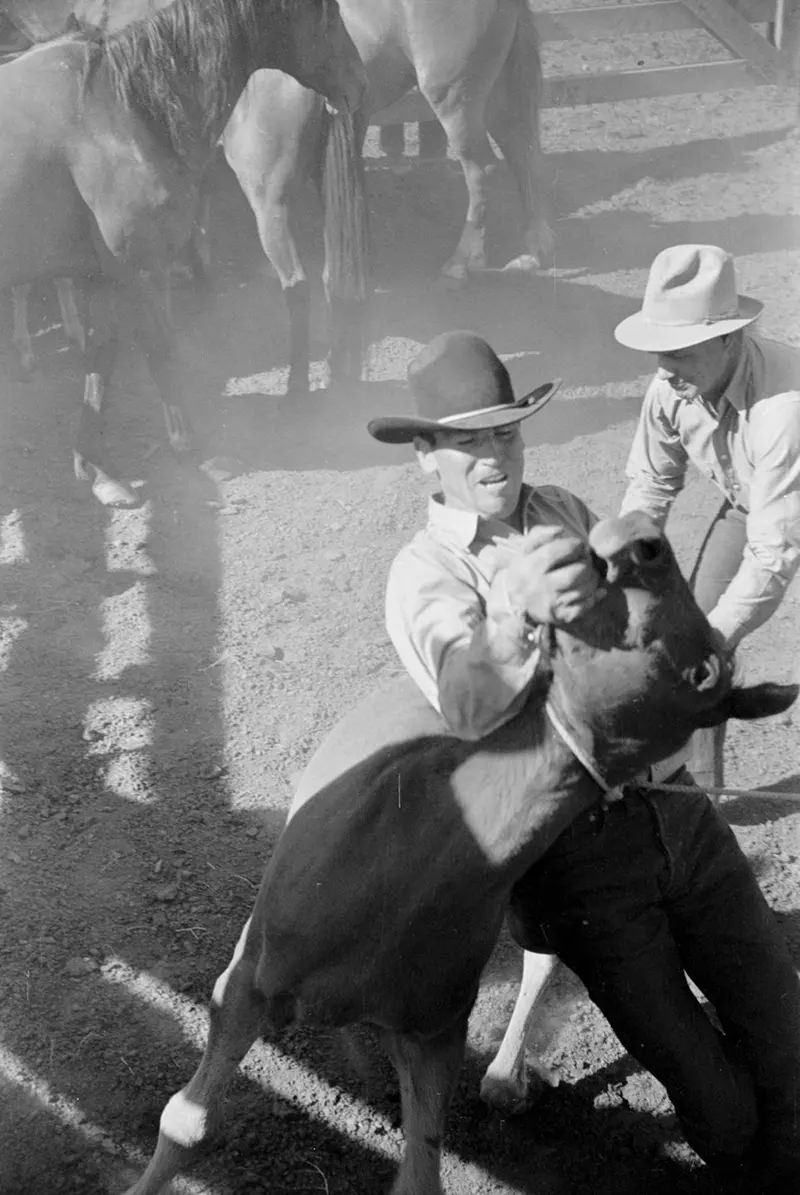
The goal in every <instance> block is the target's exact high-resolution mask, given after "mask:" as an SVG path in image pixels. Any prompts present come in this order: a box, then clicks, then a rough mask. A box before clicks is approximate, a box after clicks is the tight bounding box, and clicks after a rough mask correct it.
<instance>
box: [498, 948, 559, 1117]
mask: <svg viewBox="0 0 800 1195" xmlns="http://www.w3.org/2000/svg"><path fill="white" fill-rule="evenodd" d="M555 967H556V958H555V956H554V955H552V954H533V953H532V952H531V951H529V950H526V951H525V953H524V956H523V968H522V982H521V983H520V988H519V993H518V995H517V1000H516V1003H515V1005H514V1011H513V1013H512V1014H511V1020H510V1021H509V1023H508V1028H507V1029H506V1032H505V1036H504V1037H503V1040H502V1042H501V1044H500V1049H499V1050H498V1051H497V1054H496V1056H495V1058H494V1059H493V1061H492V1062H491V1063H490V1064H489V1067H488V1068H487V1071H486V1074H485V1075H484V1077H483V1082H482V1083H481V1099H482V1100H484V1102H485V1103H487V1104H488V1105H489V1106H490V1107H491V1108H494V1109H496V1110H497V1111H498V1112H503V1113H504V1114H505V1115H512V1116H516V1115H518V1114H519V1113H521V1112H525V1111H527V1110H528V1109H529V1108H530V1107H532V1106H533V1105H534V1104H535V1103H536V1101H537V1100H538V1098H539V1096H540V1095H541V1094H542V1092H543V1090H544V1088H545V1087H546V1086H549V1087H555V1086H557V1084H558V1080H557V1079H556V1078H555V1076H554V1075H553V1074H552V1073H551V1072H550V1071H549V1070H548V1068H547V1067H546V1066H545V1065H544V1063H542V1062H540V1061H539V1060H538V1059H536V1060H531V1061H527V1060H526V1057H525V1044H526V1042H527V1040H528V1037H529V1036H530V1033H531V1029H532V1027H533V1025H534V1023H535V1021H536V1018H537V1016H538V1014H539V1002H540V1000H541V997H542V996H543V994H544V992H545V990H546V988H547V985H548V981H549V980H550V978H551V976H552V974H553V972H554V970H555Z"/></svg>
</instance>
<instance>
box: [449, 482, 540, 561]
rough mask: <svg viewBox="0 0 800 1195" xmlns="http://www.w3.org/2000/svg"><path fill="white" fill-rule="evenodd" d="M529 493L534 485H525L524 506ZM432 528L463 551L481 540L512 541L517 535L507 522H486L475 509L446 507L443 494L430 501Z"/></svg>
mask: <svg viewBox="0 0 800 1195" xmlns="http://www.w3.org/2000/svg"><path fill="white" fill-rule="evenodd" d="M529 494H530V486H527V485H523V487H522V495H521V498H520V501H521V503H522V505H523V507H524V506H525V505H526V504H527V501H528V496H529ZM428 526H429V527H433V528H435V529H436V531H437V532H438V533H439V534H440V535H441V536H442V537H443V538H445V539H449V540H450V541H451V542H452V543H455V544H457V545H458V547H460V548H469V547H471V545H472V544H473V543H474V542H475V540H476V539H479V538H480V539H481V540H484V541H486V542H488V541H490V540H492V539H494V538H499V539H508V537H509V536H510V535H516V534H517V532H515V531H514V530H513V529H512V528H510V527H509V526H508V524H507V523H502V522H500V521H499V520H496V519H482V518H480V517H479V515H477V514H476V513H475V511H474V510H459V509H458V507H455V506H445V504H444V501H443V499H442V495H441V494H434V495H433V497H432V498H431V499H430V500H429V502H428Z"/></svg>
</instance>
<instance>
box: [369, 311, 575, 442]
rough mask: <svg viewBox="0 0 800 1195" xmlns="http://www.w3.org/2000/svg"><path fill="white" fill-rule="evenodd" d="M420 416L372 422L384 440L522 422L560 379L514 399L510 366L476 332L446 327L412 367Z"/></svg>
mask: <svg viewBox="0 0 800 1195" xmlns="http://www.w3.org/2000/svg"><path fill="white" fill-rule="evenodd" d="M408 385H409V389H410V390H411V394H412V396H413V398H414V406H415V408H416V412H417V413H416V415H412V416H405V415H390V416H386V417H385V418H381V419H373V420H371V421H370V423H369V424H368V425H367V427H368V430H369V433H370V435H372V436H374V437H375V439H376V440H382V441H383V442H384V444H404V443H407V442H408V441H410V440H413V439H414V437H415V436H419V435H424V434H425V433H426V432H439V431H452V430H454V429H461V430H467V431H483V430H484V429H486V428H491V427H504V426H505V425H506V424H509V423H518V422H519V421H520V420H521V419H527V418H528V416H529V415H534V414H535V413H536V412H537V411H540V410H541V409H542V407H543V406H544V405H545V403H546V402H549V400H550V399H551V398H552V397H553V395H554V394H555V392H556V390H558V387H559V386H560V385H561V379H560V378H558V379H556V381H554V382H546V383H545V384H544V385H543V386H537V388H536V389H535V390H532V391H531V392H530V394H526V395H524V397H523V398H515V397H514V391H513V390H512V389H511V379H510V378H509V376H508V370H507V369H506V367H505V365H504V364H503V362H502V361H501V360H500V358H499V357H498V356H497V354H496V353H495V351H494V349H492V348H491V347H490V345H488V344H487V343H486V341H485V340H484V339H483V338H482V337H480V336H476V335H475V334H474V333H473V332H444V333H442V335H441V336H436V337H435V338H434V339H433V340H432V341H431V342H430V344H427V345H426V346H425V348H423V349H421V350H420V352H419V353H418V354H417V356H416V357H415V358H414V360H413V361H412V362H411V364H410V365H409V367H408Z"/></svg>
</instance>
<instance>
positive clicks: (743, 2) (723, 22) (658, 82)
mask: <svg viewBox="0 0 800 1195" xmlns="http://www.w3.org/2000/svg"><path fill="white" fill-rule="evenodd" d="M531 8H532V9H533V12H534V15H535V17H536V25H537V28H538V30H539V36H540V39H541V41H542V42H543V43H544V42H568V41H579V42H596V41H606V42H609V41H610V42H614V41H617V40H618V39H620V38H623V37H628V35H630V34H639V35H645V36H649V35H653V34H659V33H675V32H685V31H689V30H704V31H705V32H706V33H709V34H711V35H712V36H713V37H714V38H715V39H716V41H718V42H720V43H721V44H722V45H723V46H724V47H725V48H726V50H727V51H728V52H729V54H730V57H729V58H727V59H716V58H715V59H714V60H712V61H708V62H692V63H687V64H685V65H680V66H655V67H654V66H647V67H643V68H642V67H636V68H631V69H626V70H607V71H605V70H604V71H598V72H596V73H582V74H579V75H563V76H549V77H545V81H544V96H543V106H544V107H546V108H566V107H576V106H578V105H581V104H605V103H613V102H615V101H618V100H632V99H652V98H654V97H658V96H669V95H680V94H683V93H685V92H705V91H727V90H733V89H738V88H748V87H755V86H760V85H763V84H789V83H792V82H793V81H796V79H797V75H798V69H799V68H800V62H798V59H799V58H800V0H647V2H646V3H627V4H609V5H603V6H602V7H594V8H589V7H587V8H570V9H550V10H542V9H539V8H538V7H537V5H536V3H535V2H534V3H532V4H531ZM370 123H371V124H372V125H373V126H378V127H379V129H380V144H381V148H382V149H383V151H384V153H386V154H388V155H390V156H394V155H396V154H398V153H402V152H403V150H402V146H403V139H404V126H405V125H406V124H418V125H419V152H420V155H421V156H426V157H428V156H440V155H443V154H444V153H446V149H447V143H446V140H445V138H444V133H443V130H442V129H441V126H440V125H439V123H438V121H437V120H436V117H435V116H434V114H433V112H432V111H431V109H430V107H429V106H428V103H427V101H426V100H425V98H424V96H422V95H421V94H420V93H419V92H418V91H412V92H409V93H408V95H406V96H404V97H403V98H402V99H401V100H399V101H398V102H397V103H396V104H393V105H392V106H391V107H390V108H385V109H384V110H383V111H382V112H378V113H376V114H375V116H374V117H373V118H372V120H371V121H370Z"/></svg>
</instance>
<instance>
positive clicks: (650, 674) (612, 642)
mask: <svg viewBox="0 0 800 1195" xmlns="http://www.w3.org/2000/svg"><path fill="white" fill-rule="evenodd" d="M590 545H591V549H592V554H593V558H594V561H595V565H596V568H597V570H598V573H599V574H600V575H601V576H602V577H603V579H604V585H605V588H606V593H605V597H603V598H602V599H601V600H600V601H599V602H598V603H597V605H596V606H595V607H594V608H593V609H592V610H591V611H589V612H588V613H587V614H586V615H584V616H583V617H582V618H581V619H579V620H578V621H576V622H573V623H571V624H570V625H569V626H556V627H553V628H551V633H550V636H549V642H548V644H547V646H546V648H545V651H546V655H547V656H548V658H549V662H550V667H551V669H552V682H551V701H552V702H553V703H554V704H555V706H556V707H557V708H560V710H561V711H562V713H563V714H564V715H565V716H566V718H567V719H568V721H569V722H570V723H571V724H572V725H573V726H575V727H581V728H583V729H584V731H585V732H588V734H589V735H590V736H591V739H592V744H593V749H594V751H595V758H597V759H598V761H599V760H600V758H601V756H602V757H603V762H604V764H605V768H606V776H607V777H608V779H609V780H610V781H611V782H612V783H614V782H615V769H616V768H617V767H620V768H623V769H627V767H628V766H629V763H630V760H631V759H632V758H635V759H636V761H637V762H638V764H639V765H640V766H645V765H646V764H650V763H654V762H656V761H657V760H658V759H664V758H666V757H667V756H668V755H671V754H672V753H673V752H675V751H677V750H678V749H679V748H680V747H681V746H682V745H683V744H684V743H685V742H686V740H687V739H688V738H689V737H690V735H691V734H692V733H693V732H694V731H695V730H697V729H698V728H699V727H701V726H714V725H717V724H719V723H721V722H724V721H725V720H726V719H727V718H760V717H765V716H767V715H770V714H776V713H780V712H782V711H783V710H785V709H787V708H788V706H790V705H791V703H792V702H793V701H794V700H795V698H796V696H797V692H798V686H797V685H773V684H761V685H754V686H750V687H747V688H745V687H742V686H738V685H737V684H736V683H735V679H734V667H733V657H732V653H730V652H728V651H727V650H726V649H725V646H724V644H723V643H722V640H721V638H720V636H719V635H718V633H717V632H715V631H714V630H713V629H712V628H711V626H710V625H709V623H708V620H707V619H706V618H705V616H704V615H703V614H702V613H701V611H700V609H699V608H698V606H697V603H696V602H695V600H694V598H693V596H692V594H691V591H690V589H689V586H688V584H687V582H686V580H685V579H684V577H683V575H682V574H681V571H680V569H679V567H678V564H677V562H676V560H675V557H674V555H673V552H672V549H671V548H670V545H669V543H668V541H667V539H666V537H665V536H664V534H663V532H661V531H660V530H659V528H658V527H657V526H656V525H655V523H653V522H652V520H651V519H649V518H648V517H647V516H646V515H644V514H641V513H639V512H633V513H631V514H629V515H625V516H624V517H622V518H619V519H606V520H605V521H603V522H601V523H598V524H597V525H596V526H595V527H594V528H593V530H592V532H591V536H590Z"/></svg>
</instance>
